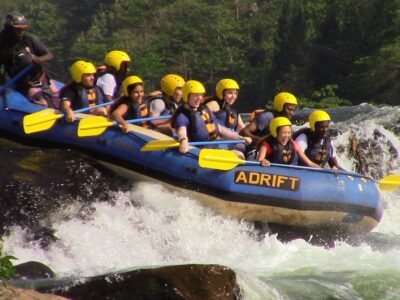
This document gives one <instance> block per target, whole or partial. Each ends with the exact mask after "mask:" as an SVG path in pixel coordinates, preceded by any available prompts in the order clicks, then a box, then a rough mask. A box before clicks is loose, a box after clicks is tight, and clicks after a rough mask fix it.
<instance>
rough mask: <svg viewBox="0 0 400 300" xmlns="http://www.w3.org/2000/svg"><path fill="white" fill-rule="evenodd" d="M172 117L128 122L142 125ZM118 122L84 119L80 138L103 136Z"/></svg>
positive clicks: (99, 118) (79, 133)
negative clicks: (142, 123)
mask: <svg viewBox="0 0 400 300" xmlns="http://www.w3.org/2000/svg"><path fill="white" fill-rule="evenodd" d="M169 118H171V116H159V117H150V118H140V119H132V120H127V121H126V122H128V123H130V124H133V123H141V122H146V121H153V120H162V119H169ZM118 125H119V124H118V122H116V121H110V120H109V119H107V118H104V117H101V116H98V117H93V118H87V119H82V120H80V122H79V125H78V136H79V137H86V136H95V135H100V134H102V133H103V132H104V131H105V130H106V129H107V128H108V127H111V126H118Z"/></svg>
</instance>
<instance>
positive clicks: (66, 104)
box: [61, 99, 75, 123]
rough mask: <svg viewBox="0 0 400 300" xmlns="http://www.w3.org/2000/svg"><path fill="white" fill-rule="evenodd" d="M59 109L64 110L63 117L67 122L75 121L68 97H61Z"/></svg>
mask: <svg viewBox="0 0 400 300" xmlns="http://www.w3.org/2000/svg"><path fill="white" fill-rule="evenodd" d="M61 110H62V111H63V112H65V119H66V120H67V122H69V123H73V122H74V121H75V115H74V112H73V110H72V108H71V101H69V100H68V99H62V102H61Z"/></svg>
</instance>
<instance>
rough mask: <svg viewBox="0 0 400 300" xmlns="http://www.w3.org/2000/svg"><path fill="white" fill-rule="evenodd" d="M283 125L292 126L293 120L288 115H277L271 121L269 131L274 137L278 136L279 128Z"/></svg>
mask: <svg viewBox="0 0 400 300" xmlns="http://www.w3.org/2000/svg"><path fill="white" fill-rule="evenodd" d="M282 126H292V122H290V120H289V119H288V118H286V117H277V118H275V119H273V120H272V121H271V123H269V131H270V132H271V135H272V136H273V137H274V138H276V137H277V136H278V128H279V127H282Z"/></svg>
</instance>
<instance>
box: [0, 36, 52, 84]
mask: <svg viewBox="0 0 400 300" xmlns="http://www.w3.org/2000/svg"><path fill="white" fill-rule="evenodd" d="M23 51H29V52H30V53H32V54H33V55H35V56H43V55H45V54H47V53H49V52H50V51H49V49H48V48H47V47H46V46H45V45H44V44H43V43H42V41H41V40H40V39H39V38H38V37H37V36H35V35H33V34H28V33H25V35H24V36H23V38H22V39H21V40H17V39H15V38H13V36H12V35H11V34H10V32H9V31H8V30H6V29H3V30H2V31H1V32H0V65H4V67H5V71H6V72H7V73H8V74H9V75H10V76H12V73H13V65H14V59H15V57H16V55H17V54H18V53H21V52H23Z"/></svg>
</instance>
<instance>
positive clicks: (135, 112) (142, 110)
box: [110, 97, 149, 128]
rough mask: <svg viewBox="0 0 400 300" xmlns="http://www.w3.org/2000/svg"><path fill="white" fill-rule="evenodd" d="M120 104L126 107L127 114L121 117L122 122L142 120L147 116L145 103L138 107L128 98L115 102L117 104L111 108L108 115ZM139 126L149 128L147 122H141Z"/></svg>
mask: <svg viewBox="0 0 400 300" xmlns="http://www.w3.org/2000/svg"><path fill="white" fill-rule="evenodd" d="M121 104H125V105H126V106H127V107H128V110H127V112H126V113H125V114H124V115H123V116H122V117H123V118H124V120H131V119H142V118H147V117H148V116H149V111H148V109H147V105H146V103H145V102H144V103H142V104H140V105H139V104H138V103H136V102H135V101H133V100H132V99H130V98H129V97H122V98H120V99H119V100H117V102H116V103H115V104H113V105H112V106H111V109H110V113H112V112H113V111H114V110H116V109H117V108H118V106H120V105H121ZM141 126H143V127H146V128H147V127H149V126H148V123H147V122H142V123H141Z"/></svg>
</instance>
